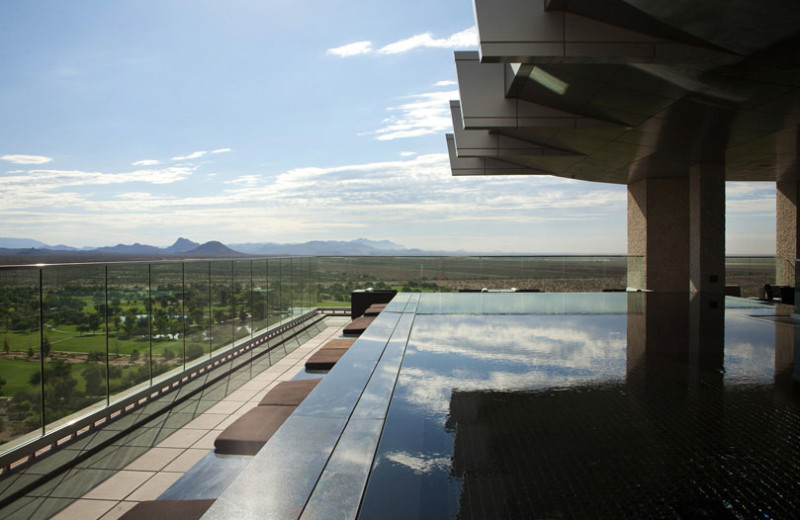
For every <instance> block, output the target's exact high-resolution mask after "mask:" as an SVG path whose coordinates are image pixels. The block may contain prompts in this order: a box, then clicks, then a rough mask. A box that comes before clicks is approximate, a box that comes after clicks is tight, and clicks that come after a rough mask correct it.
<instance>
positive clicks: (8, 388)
mask: <svg viewBox="0 0 800 520" xmlns="http://www.w3.org/2000/svg"><path fill="white" fill-rule="evenodd" d="M39 368H40V365H39V361H38V360H37V361H22V360H16V359H0V376H2V377H3V379H5V380H6V385H5V386H4V387H3V395H5V396H12V395H14V394H15V393H17V392H19V391H20V390H22V389H24V388H27V387H30V385H29V384H28V381H29V380H30V378H31V376H32V375H33V374H34V373H36V372H38V371H39ZM31 388H32V387H31Z"/></svg>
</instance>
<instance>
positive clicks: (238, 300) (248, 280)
mask: <svg viewBox="0 0 800 520" xmlns="http://www.w3.org/2000/svg"><path fill="white" fill-rule="evenodd" d="M253 275H254V273H253V262H252V261H251V260H236V261H234V262H233V313H232V314H233V330H234V339H236V340H240V339H244V338H249V337H252V335H253V322H252V317H253V291H252V287H253Z"/></svg>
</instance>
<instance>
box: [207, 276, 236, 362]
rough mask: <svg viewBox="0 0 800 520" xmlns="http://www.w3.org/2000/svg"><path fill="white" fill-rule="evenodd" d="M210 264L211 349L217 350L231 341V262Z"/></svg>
mask: <svg viewBox="0 0 800 520" xmlns="http://www.w3.org/2000/svg"><path fill="white" fill-rule="evenodd" d="M210 266H211V269H210V281H211V305H210V307H211V350H217V349H219V348H222V347H224V346H225V345H228V344H230V343H232V342H233V336H234V327H235V324H234V322H233V318H234V316H233V311H234V299H235V298H234V294H233V262H231V261H216V262H210Z"/></svg>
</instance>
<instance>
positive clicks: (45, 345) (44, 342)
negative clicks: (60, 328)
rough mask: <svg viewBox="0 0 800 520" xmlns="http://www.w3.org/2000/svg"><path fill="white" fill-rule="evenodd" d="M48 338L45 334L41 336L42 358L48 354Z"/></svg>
mask: <svg viewBox="0 0 800 520" xmlns="http://www.w3.org/2000/svg"><path fill="white" fill-rule="evenodd" d="M50 347H51V345H50V339H49V338H48V337H47V336H42V358H46V357H47V356H49V355H50Z"/></svg>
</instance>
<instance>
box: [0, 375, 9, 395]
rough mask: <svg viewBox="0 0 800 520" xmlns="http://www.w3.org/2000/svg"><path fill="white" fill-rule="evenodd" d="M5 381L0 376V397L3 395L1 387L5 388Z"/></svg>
mask: <svg viewBox="0 0 800 520" xmlns="http://www.w3.org/2000/svg"><path fill="white" fill-rule="evenodd" d="M7 382H8V381H6V380H5V379H4V378H3V377H2V376H0V395H3V387H4V386H6V383H7Z"/></svg>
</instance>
